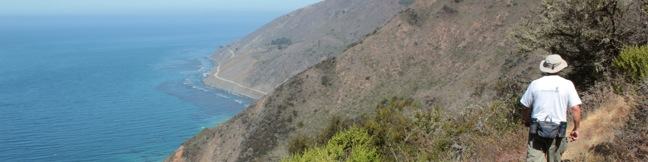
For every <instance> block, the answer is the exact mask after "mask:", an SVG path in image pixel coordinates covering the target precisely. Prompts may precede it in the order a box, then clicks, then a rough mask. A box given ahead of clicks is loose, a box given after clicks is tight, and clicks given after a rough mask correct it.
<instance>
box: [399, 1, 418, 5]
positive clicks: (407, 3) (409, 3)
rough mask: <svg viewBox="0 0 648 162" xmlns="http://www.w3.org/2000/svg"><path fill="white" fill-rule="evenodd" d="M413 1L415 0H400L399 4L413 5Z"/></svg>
mask: <svg viewBox="0 0 648 162" xmlns="http://www.w3.org/2000/svg"><path fill="white" fill-rule="evenodd" d="M412 3H414V0H399V1H398V4H401V5H403V6H409V5H411V4H412Z"/></svg>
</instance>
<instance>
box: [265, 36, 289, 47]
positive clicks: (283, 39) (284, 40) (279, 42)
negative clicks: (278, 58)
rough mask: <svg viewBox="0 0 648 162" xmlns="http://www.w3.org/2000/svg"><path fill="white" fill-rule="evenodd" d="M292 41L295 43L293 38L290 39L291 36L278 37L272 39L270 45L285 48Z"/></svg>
mask: <svg viewBox="0 0 648 162" xmlns="http://www.w3.org/2000/svg"><path fill="white" fill-rule="evenodd" d="M292 43H293V42H292V40H290V38H286V37H281V38H277V39H274V40H272V41H270V45H273V46H277V48H279V49H284V48H286V47H288V46H290V45H292Z"/></svg>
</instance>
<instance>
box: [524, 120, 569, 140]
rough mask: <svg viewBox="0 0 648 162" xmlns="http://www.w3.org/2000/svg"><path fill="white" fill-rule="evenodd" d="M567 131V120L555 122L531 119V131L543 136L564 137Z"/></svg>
mask: <svg viewBox="0 0 648 162" xmlns="http://www.w3.org/2000/svg"><path fill="white" fill-rule="evenodd" d="M566 132H567V122H560V123H554V122H552V121H538V119H536V118H532V119H531V126H530V127H529V133H530V134H533V135H537V136H540V137H542V138H563V137H565V134H566Z"/></svg>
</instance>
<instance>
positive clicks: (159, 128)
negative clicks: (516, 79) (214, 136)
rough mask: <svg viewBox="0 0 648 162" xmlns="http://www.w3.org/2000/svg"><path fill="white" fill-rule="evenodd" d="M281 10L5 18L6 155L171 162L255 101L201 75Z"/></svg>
mask: <svg viewBox="0 0 648 162" xmlns="http://www.w3.org/2000/svg"><path fill="white" fill-rule="evenodd" d="M279 14H280V13H272V14H268V13H247V14H241V13H237V16H236V17H228V16H224V15H232V14H216V15H203V16H191V15H184V16H139V17H138V16H20V17H19V16H4V17H0V24H1V25H0V161H160V160H162V159H163V158H165V157H166V156H167V155H169V154H170V153H171V152H172V151H173V150H174V149H175V148H177V147H178V146H179V145H180V144H181V143H182V142H184V141H185V140H186V139H188V138H190V137H191V136H193V135H195V134H196V133H197V132H199V131H200V130H201V129H203V128H205V127H211V126H214V125H215V124H217V123H219V122H223V121H224V120H226V119H228V118H229V117H231V116H233V115H234V114H236V113H238V112H239V111H241V110H242V109H243V108H244V107H245V106H246V105H247V104H248V103H249V102H250V99H248V98H245V97H240V96H234V95H231V94H228V93H226V92H223V91H219V90H215V89H210V88H208V87H205V86H204V85H203V84H202V82H201V78H202V76H203V75H205V73H206V72H207V71H208V70H209V69H210V68H211V64H210V63H211V61H210V60H209V56H210V55H211V54H212V53H213V52H214V51H215V50H216V49H217V48H218V47H219V46H221V45H225V44H227V43H228V42H231V41H233V40H235V39H237V38H241V37H243V36H245V35H246V34H248V33H250V32H252V31H253V30H255V29H256V28H258V27H260V26H261V25H263V24H265V23H267V22H269V21H270V20H271V19H272V18H274V17H276V16H278V15H279ZM219 15H220V16H219Z"/></svg>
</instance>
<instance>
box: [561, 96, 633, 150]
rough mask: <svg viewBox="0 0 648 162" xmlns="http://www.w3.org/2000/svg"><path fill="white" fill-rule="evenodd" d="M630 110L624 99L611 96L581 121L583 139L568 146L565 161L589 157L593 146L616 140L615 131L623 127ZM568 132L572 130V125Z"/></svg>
mask: <svg viewBox="0 0 648 162" xmlns="http://www.w3.org/2000/svg"><path fill="white" fill-rule="evenodd" d="M630 109H631V106H630V105H628V103H627V102H626V101H625V99H624V98H623V97H621V96H618V95H613V94H611V95H610V97H609V98H607V99H606V101H605V102H604V103H603V104H602V105H601V106H600V107H599V108H597V109H596V110H595V111H594V112H591V113H589V115H588V116H587V118H585V119H584V120H582V121H581V127H580V132H579V133H580V136H581V137H580V138H579V139H578V141H575V142H570V143H569V144H568V145H567V150H566V151H565V154H564V155H563V159H579V157H587V156H589V155H590V154H589V153H588V151H589V148H591V147H592V146H595V145H597V144H600V143H602V142H611V141H612V140H613V139H614V130H615V129H617V128H620V127H623V125H624V123H625V121H626V120H627V117H626V116H627V115H628V113H629V112H630ZM567 130H571V125H570V128H568V129H567Z"/></svg>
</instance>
